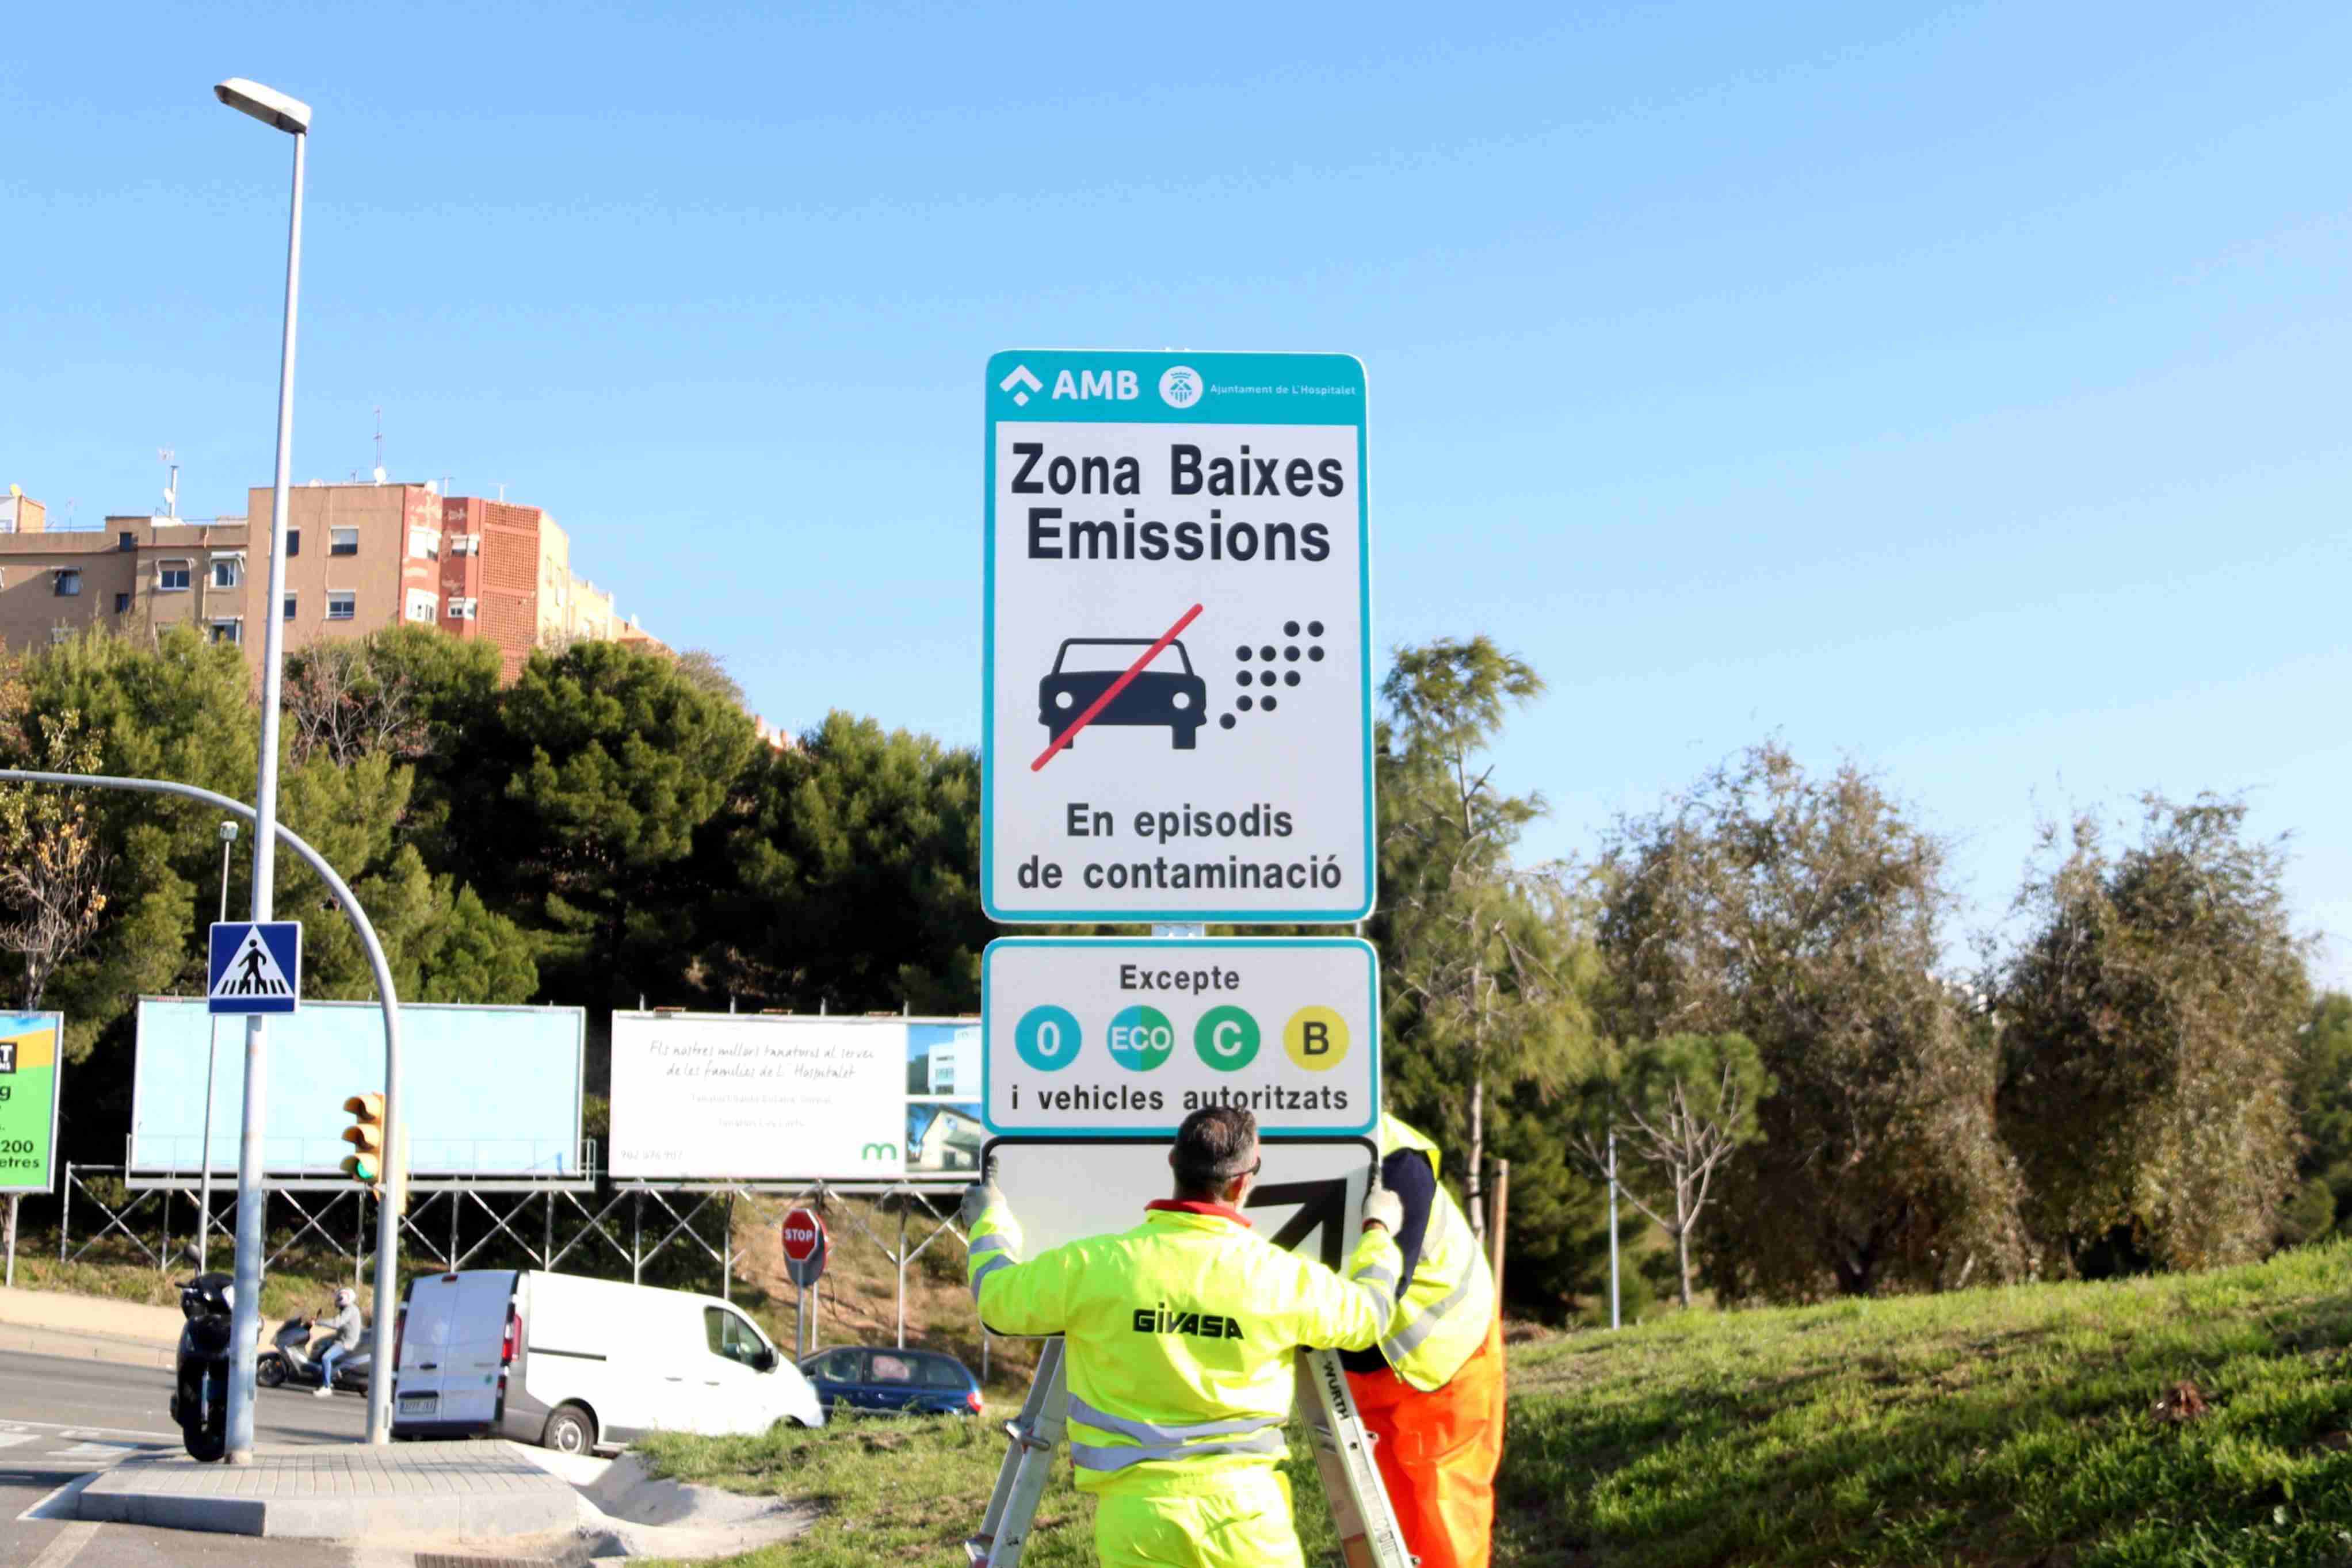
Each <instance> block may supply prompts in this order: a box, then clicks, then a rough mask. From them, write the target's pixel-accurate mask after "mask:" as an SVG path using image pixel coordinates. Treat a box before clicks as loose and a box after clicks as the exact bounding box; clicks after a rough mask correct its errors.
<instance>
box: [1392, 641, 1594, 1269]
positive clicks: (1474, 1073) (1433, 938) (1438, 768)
mask: <svg viewBox="0 0 2352 1568" xmlns="http://www.w3.org/2000/svg"><path fill="white" fill-rule="evenodd" d="M1543 689H1544V686H1543V681H1542V679H1541V677H1539V676H1538V675H1537V674H1536V673H1535V671H1534V670H1533V669H1532V668H1530V667H1529V666H1528V664H1525V663H1524V662H1523V661H1521V660H1518V659H1516V658H1513V657H1511V656H1510V655H1508V654H1506V653H1502V652H1501V651H1500V650H1499V649H1497V648H1496V646H1495V644H1494V643H1492V642H1490V641H1488V640H1487V639H1486V638H1485V637H1475V638H1472V639H1470V640H1469V641H1467V642H1456V641H1452V640H1441V641H1439V642H1435V643H1429V644H1428V645H1426V646H1423V647H1417V648H1402V649H1399V650H1398V651H1397V653H1396V659H1395V663H1394V664H1393V666H1392V667H1391V670H1390V673H1389V676H1388V679H1387V680H1386V682H1385V683H1383V685H1382V686H1381V696H1382V699H1383V702H1384V704H1385V706H1386V708H1387V710H1388V711H1387V715H1386V723H1385V724H1384V725H1383V727H1382V730H1381V756H1380V758H1379V766H1380V784H1381V791H1380V809H1381V893H1382V904H1383V906H1384V907H1383V912H1382V913H1383V918H1382V920H1381V923H1380V925H1379V935H1380V938H1381V945H1382V947H1383V954H1384V956H1385V958H1386V963H1385V964H1384V965H1383V967H1382V975H1381V978H1382V982H1383V984H1384V986H1385V987H1386V988H1387V989H1388V991H1389V995H1390V999H1391V1008H1390V1012H1391V1022H1392V1024H1393V1025H1394V1026H1395V1027H1394V1028H1393V1030H1392V1035H1393V1039H1394V1041H1395V1045H1394V1049H1395V1051H1399V1052H1416V1053H1423V1054H1426V1055H1428V1056H1430V1057H1432V1058H1433V1059H1435V1060H1437V1061H1441V1062H1443V1063H1444V1067H1443V1068H1442V1070H1441V1072H1440V1076H1441V1077H1442V1078H1444V1079H1448V1080H1450V1081H1452V1082H1454V1083H1455V1084H1456V1085H1458V1086H1459V1088H1460V1089H1461V1090H1462V1091H1464V1092H1465V1097H1464V1099H1463V1100H1462V1102H1461V1104H1462V1111H1461V1113H1460V1122H1461V1124H1462V1127H1461V1130H1462V1133H1463V1141H1462V1144H1461V1145H1460V1146H1461V1147H1462V1148H1463V1149H1464V1153H1465V1160H1464V1166H1463V1181H1464V1186H1465V1189H1466V1197H1467V1199H1468V1207H1469V1211H1470V1219H1471V1224H1472V1226H1473V1227H1474V1228H1476V1229H1477V1230H1478V1232H1479V1234H1480V1235H1481V1236H1483V1235H1484V1234H1485V1225H1486V1216H1485V1201H1484V1200H1485V1196H1486V1188H1485V1174H1484V1173H1485V1166H1486V1110H1487V1100H1488V1096H1489V1094H1490V1093H1492V1092H1496V1091H1498V1090H1500V1091H1508V1090H1512V1089H1516V1088H1517V1087H1519V1086H1521V1085H1529V1086H1533V1087H1535V1088H1537V1089H1538V1090H1540V1091H1543V1092H1551V1091H1555V1090H1557V1089H1558V1088H1559V1087H1560V1086H1561V1085H1563V1084H1564V1083H1565V1082H1567V1081H1568V1079H1569V1077H1570V1074H1571V1072H1572V1071H1574V1069H1575V1067H1576V1066H1577V1065H1578V1063H1579V1061H1580V1059H1581V1054H1582V1052H1583V1051H1584V1050H1585V1049H1586V1048H1587V1047H1588V1046H1589V1044H1590V1040H1591V1032H1590V1029H1589V1026H1588V1022H1587V1019H1586V1016H1585V1013H1584V1009H1583V1006H1582V998H1581V996H1580V991H1579V988H1578V986H1577V984H1576V981H1575V974H1574V968H1575V957H1576V943H1575V942H1574V941H1573V940H1572V939H1571V937H1570V933H1569V929H1568V927H1569V922H1570V911H1571V904H1570V898H1569V896H1568V893H1567V890H1566V888H1565V887H1564V885H1563V883H1562V880H1561V878H1560V875H1559V871H1558V868H1556V867H1552V866H1538V867H1534V868H1524V869H1523V868H1520V867H1517V866H1516V865H1514V864H1513V862H1512V859H1511V852H1512V850H1513V848H1514V847H1515V846H1516V845H1517V841H1518V838H1519V834H1520V832H1521V831H1522V830H1523V829H1525V827H1526V826H1527V824H1528V822H1530V821H1535V820H1536V819H1537V818H1538V817H1540V816H1541V815H1542V814H1543V812H1544V804H1543V800H1542V797H1541V796H1539V795H1507V794H1504V793H1503V792H1502V791H1500V790H1499V789H1496V787H1495V784H1494V769H1493V767H1492V765H1491V764H1490V763H1489V762H1487V761H1486V753H1487V752H1488V751H1489V750H1490V749H1491V748H1492V747H1493V745H1494V743H1495V740H1496V737H1497V736H1498V735H1499V734H1500V733H1501V729H1502V725H1503V719H1504V716H1505V715H1506V713H1507V711H1508V710H1509V709H1510V708H1512V707H1514V706H1520V705H1523V704H1526V703H1528V702H1530V701H1532V700H1534V699H1535V698H1536V697H1537V696H1539V695H1542V692H1543ZM1454 1122H1455V1117H1454V1115H1452V1114H1449V1115H1448V1116H1447V1117H1446V1118H1445V1123H1444V1125H1445V1126H1446V1127H1447V1129H1448V1131H1449V1132H1450V1131H1451V1130H1452V1127H1453V1125H1454Z"/></svg>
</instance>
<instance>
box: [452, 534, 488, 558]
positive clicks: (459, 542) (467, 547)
mask: <svg viewBox="0 0 2352 1568" xmlns="http://www.w3.org/2000/svg"><path fill="white" fill-rule="evenodd" d="M481 552H482V536H481V535H479V534H451V535H450V536H449V553H450V554H451V555H479V554H481Z"/></svg>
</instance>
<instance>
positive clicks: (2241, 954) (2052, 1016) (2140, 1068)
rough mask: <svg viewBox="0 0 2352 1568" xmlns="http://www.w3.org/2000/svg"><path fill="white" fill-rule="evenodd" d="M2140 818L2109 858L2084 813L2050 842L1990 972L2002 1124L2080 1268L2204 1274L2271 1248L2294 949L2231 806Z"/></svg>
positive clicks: (2159, 807) (2269, 850)
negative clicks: (2101, 1251) (2112, 1264)
mask: <svg viewBox="0 0 2352 1568" xmlns="http://www.w3.org/2000/svg"><path fill="white" fill-rule="evenodd" d="M2142 804H2143V810H2142V819H2141V836H2140V841H2139V842H2138V843H2137V844H2136V845H2133V846H2132V847H2130V848H2128V849H2126V850H2125V851H2123V852H2121V853H2120V854H2117V853H2114V852H2110V851H2109V850H2108V848H2107V846H2106V843H2105V835H2104V834H2103V833H2102V831H2101V830H2100V827H2099V825H2098V823H2097V822H2096V821H2095V820H2093V819H2091V818H2089V817H2081V818H2078V819H2076V821H2074V824H2073V828H2072V832H2071V834H2069V835H2067V836H2065V837H2064V838H2063V839H2062V837H2061V835H2060V834H2059V832H2058V831H2057V830H2056V829H2054V828H2053V829H2050V830H2047V831H2045V833H2044V835H2043V848H2042V856H2041V861H2040V863H2038V864H2037V865H2035V866H2034V867H2032V868H2031V869H2029V871H2028V873H2027V877H2026V881H2025V883H2024V887H2023V889H2022V891H2021V893H2020V894H2019V897H2018V907H2019V908H2020V910H2021V911H2022V912H2023V913H2024V914H2025V915H2027V916H2028V917H2029V918H2030V920H2031V923H2032V929H2031V933H2030V935H2029V936H2027V937H2026V939H2025V941H2024V942H2023V944H2022V945H2021V947H2020V948H2019V949H2018V950H2017V951H2016V952H2015V953H2014V954H2013V955H2011V957H2010V958H2009V960H2008V961H2007V963H2006V964H2005V965H2004V966H2003V967H2002V970H2001V973H2000V986H1999V993H1998V995H1999V1000H1998V1006H1999V1012H2000V1020H2001V1024H2002V1033H2003V1044H2004V1051H2005V1052H2006V1055H2007V1058H2008V1063H2009V1065H2008V1071H2007V1082H2006V1083H2005V1084H2004V1086H2003V1091H2002V1094H2001V1113H2002V1126H2003V1131H2004V1132H2005V1134H2007V1136H2008V1138H2009V1140H2010V1142H2011V1145H2012V1146H2013V1147H2015V1148H2016V1150H2017V1151H2018V1154H2019V1156H2020V1157H2021V1160H2022V1161H2023V1163H2024V1166H2025V1170H2026V1174H2027V1178H2028V1181H2029V1183H2030V1186H2031V1188H2032V1216H2033V1218H2034V1220H2035V1224H2036V1228H2037V1229H2038V1230H2039V1231H2040V1233H2041V1234H2042V1236H2043V1237H2044V1238H2045V1239H2048V1240H2051V1241H2054V1242H2056V1243H2058V1244H2060V1245H2062V1246H2063V1248H2064V1249H2065V1251H2066V1254H2067V1256H2068V1257H2069V1258H2070V1259H2071V1260H2074V1262H2075V1263H2076V1264H2077V1266H2079V1267H2085V1268H2090V1267H2092V1265H2091V1264H2089V1263H2088V1262H2087V1261H2086V1253H2087V1249H2091V1248H2093V1247H2095V1246H2098V1245H2100V1244H2105V1246H2106V1247H2107V1248H2109V1249H2118V1250H2121V1251H2123V1252H2124V1253H2126V1255H2131V1254H2137V1255H2144V1256H2145V1257H2146V1258H2147V1259H2148V1260H2151V1261H2153V1262H2155V1263H2156V1264H2158V1265H2159V1266H2161V1267H2166V1268H2175V1269H2206V1268H2213V1267H2217V1266H2219V1265H2221V1264H2225V1263H2233V1262H2241V1261H2245V1260H2251V1259H2253V1258H2257V1257H2260V1256H2261V1255H2262V1254H2263V1252H2264V1251H2265V1250H2267V1249H2268V1248H2269V1247H2270V1245H2271V1242H2272V1239H2273V1233H2274V1230H2275V1228H2276V1224H2277V1220H2278V1217H2279V1212H2280V1209H2281V1207H2282V1205H2283V1204H2284V1202H2285V1200H2286V1197H2287V1195H2288V1193H2289V1192H2290V1190H2291V1189H2292V1187H2293V1186H2294V1174H2295V1173H2294V1163H2295V1152H2296V1150H2295V1143H2296V1127H2295V1116H2294V1107H2293V1105H2292V1104H2291V1103H2290V1098H2289V1083H2290V1076H2291V1074H2292V1073H2293V1072H2294V1067H2295V1064H2296V1057H2297V1049H2296V1047H2297V1037H2296V1031H2297V1029H2298V1026H2300V1025H2302V1024H2303V1023H2305V1021H2306V1020H2307V1019H2308V1017H2309V1009H2310V1006H2311V990H2310V984H2309V981H2308V978H2307V977H2306V975H2305V966H2304V958H2305V943H2304V942H2302V941H2301V940H2299V939H2298V938H2297V937H2296V936H2295V935H2294V932H2293V930H2292V929H2291V928H2290V925H2289V922H2288V915H2287V908H2286V895H2285V892H2284V886H2283V878H2284V871H2285V854H2284V849H2283V847H2282V845H2281V844H2279V843H2275V842H2273V843H2263V842H2255V841H2249V840H2248V839H2247V837H2246V836H2245V832H2244V825H2245V810H2246V809H2245V806H2244V804H2243V803H2242V802H2241V801H2236V800H2221V799H2219V798H2216V797H2213V796H2210V795H2209V796H2201V797H2200V798H2199V799H2198V800H2195V801H2194V802H2191V803H2189V804H2187V805H2182V804H2179V803H2176V802H2173V801H2169V800H2165V799H2163V798H2162V797H2160V796H2156V795H2150V796H2147V797H2146V798H2145V800H2143V803H2142ZM2062 851H2063V858H2060V856H2061V852H2062Z"/></svg>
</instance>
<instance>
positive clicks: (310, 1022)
mask: <svg viewBox="0 0 2352 1568" xmlns="http://www.w3.org/2000/svg"><path fill="white" fill-rule="evenodd" d="M586 1028H587V1015H586V1014H585V1013H584V1012H583V1010H582V1009H578V1008H530V1007H463V1006H458V1005H457V1004H454V1003H437V1002H417V1003H407V1004H404V1005H403V1006H402V1008H401V1009H400V1045H401V1080H402V1091H403V1098H402V1104H401V1112H402V1117H403V1119H404V1121H405V1122H406V1123H407V1125H408V1155H409V1168H410V1170H411V1171H412V1172H413V1173H414V1174H415V1175H417V1176H426V1177H432V1176H476V1177H526V1176H527V1177H537V1178H568V1179H578V1178H581V1177H583V1176H586V1174H587V1173H586V1171H585V1170H584V1169H583V1161H582V1149H581V1146H580V1108H581V1089H582V1074H583V1054H584V1049H585V1041H586ZM208 1059H209V1060H210V1062H211V1066H212V1071H211V1078H212V1104H213V1117H212V1128H213V1130H212V1167H213V1171H214V1174H215V1176H217V1175H219V1174H221V1173H223V1172H227V1173H231V1174H234V1173H235V1171H236V1145H237V1133H238V1129H239V1128H240V1127H241V1126H242V1124H243V1115H244V1109H245V1020H244V1019H239V1018H223V1019H215V1018H213V1017H211V1016H210V1015H209V1014H208V1013H207V1012H206V1011H205V1004H204V1002H203V1001H202V1000H201V999H199V998H186V997H142V998H140V1000H139V1042H138V1051H137V1058H136V1065H135V1066H134V1068H133V1073H134V1076H133V1079H132V1082H131V1168H132V1169H133V1170H134V1171H138V1172H142V1173H146V1174H149V1175H151V1176H152V1175H164V1174H177V1173H185V1174H189V1175H193V1174H194V1173H195V1172H198V1171H200V1170H202V1169H203V1168H204V1159H203V1151H204V1142H205V1139H204V1132H205V1076H206V1066H207V1061H208ZM382 1089H383V1009H381V1008H379V1007H378V1006H377V1005H376V1004H375V1003H373V1002H312V1001H306V1002H304V1003H303V1004H302V1010H301V1011H299V1012H298V1013H290V1014H288V1015H286V1016H285V1017H282V1018H273V1019H270V1020H269V1101H268V1116H267V1117H266V1119H265V1121H264V1126H265V1127H266V1128H267V1133H266V1134H265V1136H264V1138H263V1140H262V1164H263V1166H264V1167H265V1168H266V1169H268V1171H270V1172H272V1173H273V1174H281V1175H297V1174H299V1175H303V1176H329V1175H336V1176H340V1175H341V1169H340V1167H341V1164H342V1159H343V1156H344V1155H348V1154H350V1153H351V1152H352V1151H351V1146H350V1145H347V1144H345V1143H344V1142H343V1141H342V1131H343V1129H344V1128H345V1127H348V1126H350V1125H351V1124H352V1118H351V1116H350V1114H349V1113H346V1112H345V1111H344V1110H343V1101H344V1099H345V1098H346V1097H347V1096H349V1095H352V1094H362V1093H366V1092H371V1091H380V1090H382Z"/></svg>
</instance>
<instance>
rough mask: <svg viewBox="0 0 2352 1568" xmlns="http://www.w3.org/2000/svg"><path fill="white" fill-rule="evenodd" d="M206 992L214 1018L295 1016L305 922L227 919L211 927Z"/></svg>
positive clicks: (299, 990) (207, 1006)
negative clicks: (277, 1014) (224, 1014)
mask: <svg viewBox="0 0 2352 1568" xmlns="http://www.w3.org/2000/svg"><path fill="white" fill-rule="evenodd" d="M209 976H210V977H209V980H208V982H207V984H206V985H205V1008H206V1010H208V1011H210V1012H212V1013H215V1014H220V1013H290V1012H292V1011H293V1010H294V1009H295V1007H296V1006H297V1005H298V1004H299V1002H300V1001H301V999H302V923H301V922H300V921H299V920H264V921H253V920H225V921H217V922H215V924H214V925H213V927H212V962H211V964H210V966H209Z"/></svg>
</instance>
